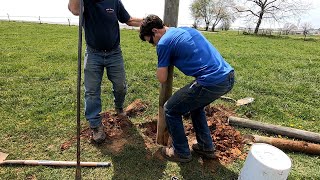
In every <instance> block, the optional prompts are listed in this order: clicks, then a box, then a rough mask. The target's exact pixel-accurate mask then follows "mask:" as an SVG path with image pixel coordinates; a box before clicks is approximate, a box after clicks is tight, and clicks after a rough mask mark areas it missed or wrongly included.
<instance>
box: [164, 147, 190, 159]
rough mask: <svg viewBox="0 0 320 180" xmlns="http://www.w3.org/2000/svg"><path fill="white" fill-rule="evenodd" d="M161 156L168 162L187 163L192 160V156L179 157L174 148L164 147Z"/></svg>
mask: <svg viewBox="0 0 320 180" xmlns="http://www.w3.org/2000/svg"><path fill="white" fill-rule="evenodd" d="M161 154H162V156H163V157H164V158H166V159H167V160H169V161H174V162H184V163H186V162H190V161H191V160H192V156H191V154H190V155H189V156H179V155H178V154H177V153H175V152H174V149H173V147H163V148H162V150H161Z"/></svg>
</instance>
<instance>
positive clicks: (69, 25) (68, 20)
mask: <svg viewBox="0 0 320 180" xmlns="http://www.w3.org/2000/svg"><path fill="white" fill-rule="evenodd" d="M68 23H69V26H70V18H68Z"/></svg>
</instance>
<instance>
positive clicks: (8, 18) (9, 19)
mask: <svg viewBox="0 0 320 180" xmlns="http://www.w3.org/2000/svg"><path fill="white" fill-rule="evenodd" d="M7 16H8V20H9V22H10V16H9V14H8V13H7Z"/></svg>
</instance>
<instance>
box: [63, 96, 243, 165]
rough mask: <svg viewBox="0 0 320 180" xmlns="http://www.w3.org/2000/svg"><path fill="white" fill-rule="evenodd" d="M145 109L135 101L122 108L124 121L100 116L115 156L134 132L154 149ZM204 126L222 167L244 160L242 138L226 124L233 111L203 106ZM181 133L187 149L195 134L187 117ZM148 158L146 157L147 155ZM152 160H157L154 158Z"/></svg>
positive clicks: (152, 123) (152, 125)
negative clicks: (135, 119) (206, 125)
mask: <svg viewBox="0 0 320 180" xmlns="http://www.w3.org/2000/svg"><path fill="white" fill-rule="evenodd" d="M147 108H148V105H146V104H145V103H143V102H142V101H141V100H139V99H137V100H136V101H134V102H133V103H131V104H130V105H129V106H128V107H127V108H126V113H127V117H118V116H116V115H115V113H114V111H112V110H110V111H106V112H103V113H101V115H102V117H103V120H102V123H103V125H104V127H105V129H104V130H105V132H106V134H107V139H106V143H108V145H109V146H108V148H109V150H110V151H114V152H113V153H117V152H119V151H121V150H122V149H123V147H124V146H125V144H126V143H130V142H131V140H130V138H132V137H130V129H132V128H135V129H137V130H139V132H141V133H142V134H143V135H142V136H143V139H144V143H145V146H146V148H149V149H154V148H155V147H157V146H158V145H157V144H156V134H157V118H150V119H148V118H145V117H143V115H144V112H145V111H146V109H147ZM205 111H206V116H207V122H208V125H209V128H210V131H211V137H212V139H213V143H214V144H215V146H216V152H215V155H216V157H217V158H218V160H219V161H220V163H222V164H228V163H231V162H233V161H234V160H236V159H238V158H240V159H245V157H246V152H244V150H243V148H244V143H243V137H242V136H241V134H240V132H239V131H237V130H236V129H235V128H233V127H232V126H230V125H229V124H228V117H229V116H234V115H235V113H234V110H233V109H230V108H227V107H224V106H222V105H215V106H207V107H206V108H205ZM132 117H136V118H139V117H141V118H144V119H146V122H145V123H141V124H134V123H132V122H131V121H130V119H131V118H132ZM183 122H184V127H185V133H186V135H187V137H188V141H189V145H190V146H191V145H192V144H193V143H195V141H196V138H195V132H194V129H193V126H192V123H191V119H190V117H188V115H185V116H184V118H183ZM80 137H81V139H82V140H87V141H88V142H91V131H90V128H89V127H84V128H83V130H82V131H81V136H80ZM75 141H76V137H73V138H71V139H70V140H68V141H66V142H64V143H63V144H62V145H61V151H65V150H67V149H69V148H70V147H71V146H73V145H75ZM148 156H149V155H148ZM155 157H156V158H158V157H159V158H160V156H157V155H155Z"/></svg>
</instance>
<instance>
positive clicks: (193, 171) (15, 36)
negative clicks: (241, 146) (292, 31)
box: [0, 21, 320, 180]
mask: <svg viewBox="0 0 320 180" xmlns="http://www.w3.org/2000/svg"><path fill="white" fill-rule="evenodd" d="M77 31H78V27H76V26H71V27H69V26H63V25H48V24H35V23H18V22H4V21H0V32H1V34H0V117H1V121H0V151H2V152H6V153H10V156H9V157H8V158H7V159H36V160H39V159H47V160H66V161H68V160H76V146H75V144H73V146H72V147H71V148H70V149H68V150H66V151H61V150H60V145H61V144H62V143H63V142H65V141H67V140H69V139H70V137H73V136H75V134H76V80H77V45H78V42H77V41H78V40H77V37H78V32H77ZM204 34H205V36H206V37H207V38H208V39H209V40H210V41H211V42H212V43H213V44H214V46H215V47H216V48H217V49H218V50H219V51H220V52H221V54H222V55H223V57H224V58H225V59H226V60H227V61H228V62H229V63H230V64H231V65H232V66H233V67H234V68H235V71H236V84H235V87H234V89H233V90H232V92H230V93H229V94H228V95H227V96H229V97H232V98H234V99H240V98H244V97H247V96H251V97H254V98H255V101H254V103H253V104H251V105H249V106H242V107H240V108H237V109H236V112H237V113H238V115H239V116H243V115H245V114H250V115H251V116H252V117H251V119H254V120H257V121H260V122H265V123H271V124H275V125H282V126H287V127H293V128H298V129H303V130H307V131H313V132H317V133H320V119H319V117H320V108H319V102H320V101H319V97H320V90H319V87H320V73H319V72H320V39H319V38H317V37H311V38H310V37H309V39H308V41H303V39H301V38H296V37H276V36H272V37H257V36H250V35H242V34H238V33H237V32H219V33H204ZM121 36H122V38H121V46H122V50H123V55H124V59H125V66H126V72H127V81H128V95H127V98H126V105H128V104H130V103H131V102H133V101H134V100H135V99H138V98H139V99H142V100H143V101H144V102H146V103H147V104H148V108H147V110H146V112H145V113H144V115H143V116H138V117H136V118H132V119H131V121H132V122H133V123H134V124H139V123H142V122H145V121H148V120H149V119H150V117H154V116H156V114H157V109H158V96H159V94H158V93H159V83H158V82H157V80H156V78H155V70H156V64H157V59H156V52H155V48H154V47H152V46H150V45H149V44H148V43H142V42H141V40H140V39H139V38H138V32H137V31H135V30H122V31H121ZM190 80H191V78H188V77H185V76H184V75H183V74H182V73H180V72H178V70H175V72H174V82H173V86H174V87H173V89H174V91H175V90H176V89H177V88H180V87H182V86H183V85H185V84H186V83H187V82H189V81H190ZM102 92H103V95H102V99H103V109H106V110H107V109H112V108H113V96H112V93H111V84H110V82H109V81H107V80H106V79H105V80H104V82H103V86H102ZM82 93H83V91H82ZM82 98H83V96H82ZM215 103H225V102H222V101H220V100H218V101H217V102H215ZM82 104H83V102H82ZM225 105H226V106H228V105H230V104H228V103H225ZM82 106H83V105H82ZM230 106H232V105H230ZM82 109H83V108H82ZM81 114H82V115H83V112H82V113H81ZM82 126H83V127H86V126H87V122H86V120H85V119H84V117H83V116H82ZM237 129H239V130H240V131H241V132H242V133H248V132H249V133H257V132H256V131H252V130H249V129H241V128H237ZM130 136H132V137H133V139H134V141H132V142H127V143H126V144H127V145H126V146H125V148H124V149H123V150H122V151H121V152H119V153H113V152H111V151H109V150H108V149H105V148H104V147H101V146H95V145H93V144H91V143H89V142H87V141H84V140H83V141H82V142H81V149H82V151H81V153H82V154H81V160H82V161H98V162H100V161H110V162H112V164H113V166H112V167H110V168H82V176H83V179H139V180H140V179H170V177H172V176H176V177H179V178H180V179H237V177H238V174H239V172H240V170H241V168H242V166H243V163H244V161H243V160H237V161H236V162H234V163H232V164H230V165H227V166H222V165H219V164H216V165H215V166H214V168H212V167H211V168H208V167H207V166H204V165H203V162H201V161H200V160H199V158H194V160H193V161H192V162H191V163H188V164H177V163H172V162H167V161H162V160H159V159H158V158H154V157H149V156H147V154H152V153H154V151H156V150H155V149H148V148H146V147H145V144H144V143H143V137H142V136H143V135H142V133H141V132H140V130H139V129H138V128H133V129H132V130H131V131H130ZM270 136H272V135H270ZM286 153H287V154H288V156H289V157H290V158H291V159H292V170H291V172H290V175H289V179H320V158H319V157H318V156H312V155H307V154H302V153H293V152H286ZM74 175H75V168H52V167H42V166H34V167H30V166H0V179H74Z"/></svg>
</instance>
